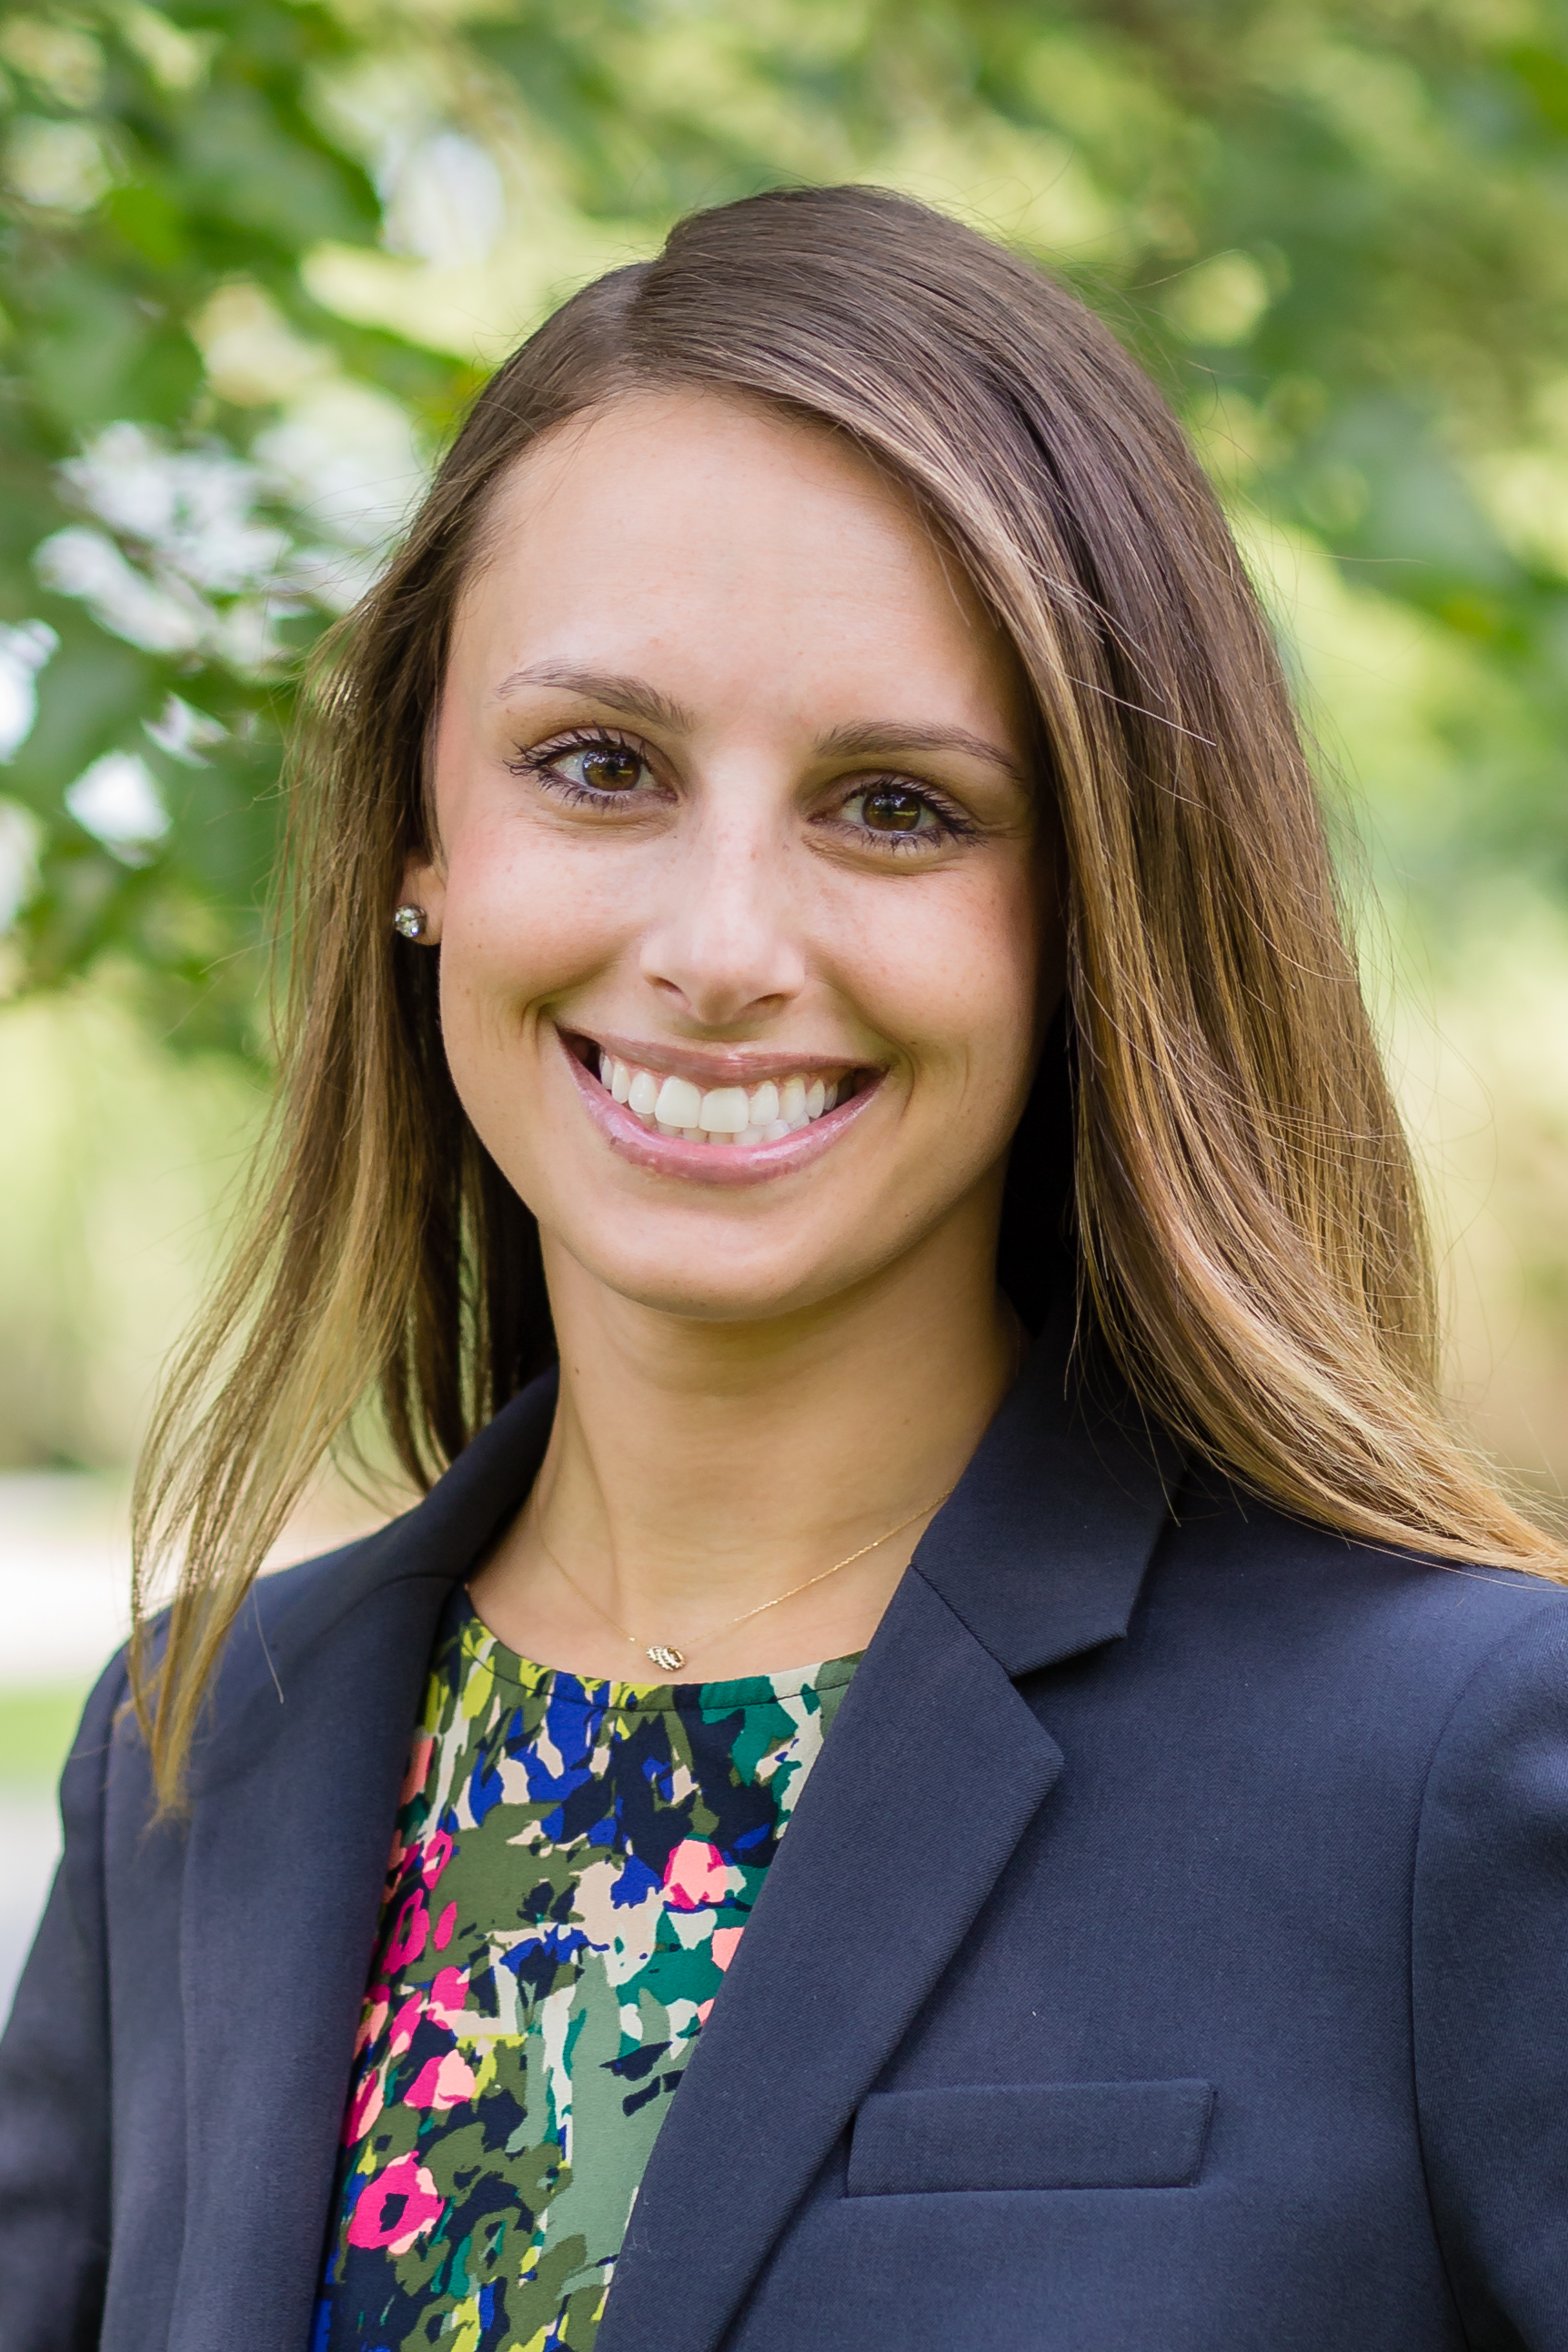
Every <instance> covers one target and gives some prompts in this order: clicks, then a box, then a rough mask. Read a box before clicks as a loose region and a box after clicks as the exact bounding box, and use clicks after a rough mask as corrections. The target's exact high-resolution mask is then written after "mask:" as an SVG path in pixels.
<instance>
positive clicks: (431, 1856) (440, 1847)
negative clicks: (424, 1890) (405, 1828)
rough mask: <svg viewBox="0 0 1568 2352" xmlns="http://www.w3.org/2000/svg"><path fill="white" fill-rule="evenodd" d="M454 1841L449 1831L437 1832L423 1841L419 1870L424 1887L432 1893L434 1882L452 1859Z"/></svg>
mask: <svg viewBox="0 0 1568 2352" xmlns="http://www.w3.org/2000/svg"><path fill="white" fill-rule="evenodd" d="M453 1843H454V1840H453V1836H452V1832H451V1831H450V1830H437V1832H436V1833H435V1835H434V1836H433V1837H427V1838H426V1841H425V1845H424V1850H423V1859H422V1860H421V1862H420V1864H419V1868H420V1873H421V1875H422V1876H423V1878H424V1880H425V1884H426V1886H428V1887H429V1888H431V1889H432V1891H434V1888H435V1885H436V1881H437V1879H438V1878H439V1877H440V1875H441V1873H442V1872H443V1871H444V1870H445V1869H446V1867H447V1864H448V1863H449V1862H450V1861H451V1859H452V1847H453Z"/></svg>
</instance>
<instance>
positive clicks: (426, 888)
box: [397, 857, 447, 948]
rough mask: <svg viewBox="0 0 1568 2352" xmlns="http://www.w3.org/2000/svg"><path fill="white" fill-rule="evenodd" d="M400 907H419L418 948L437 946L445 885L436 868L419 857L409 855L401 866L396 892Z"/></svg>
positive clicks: (445, 896)
mask: <svg viewBox="0 0 1568 2352" xmlns="http://www.w3.org/2000/svg"><path fill="white" fill-rule="evenodd" d="M397 903H398V905H399V906H400V907H423V908H424V909H425V925H426V928H425V932H424V936H423V938H422V939H421V940H420V942H419V944H420V946H421V947H426V948H433V947H436V946H438V945H439V943H440V938H441V917H442V915H443V913H444V912H445V910H446V904H447V886H446V883H445V882H444V880H443V879H442V877H441V874H440V870H439V868H438V867H437V866H432V865H430V864H429V863H428V862H427V860H426V859H425V858H422V857H411V858H410V859H409V861H408V863H407V865H406V866H405V867H404V869H403V882H402V886H401V887H400V888H399V891H398V894H397Z"/></svg>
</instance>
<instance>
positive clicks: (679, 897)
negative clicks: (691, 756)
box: [642, 803, 805, 1029]
mask: <svg viewBox="0 0 1568 2352" xmlns="http://www.w3.org/2000/svg"><path fill="white" fill-rule="evenodd" d="M791 863H792V861H791V858H790V856H789V849H788V846H787V845H786V844H785V842H784V840H783V839H782V838H781V837H780V835H779V833H778V830H777V826H776V824H775V823H774V822H773V821H771V820H770V813H769V812H768V811H767V810H765V809H763V808H761V807H752V808H751V809H748V808H747V807H746V806H745V805H744V804H743V803H742V804H733V803H732V804H731V805H730V806H729V807H727V808H725V809H724V810H722V811H718V810H714V811H712V812H710V814H709V815H708V816H707V818H706V820H705V821H704V822H702V823H700V824H697V825H695V826H694V827H693V828H692V830H691V831H690V833H689V835H687V837H686V840H685V842H684V843H683V844H682V845H681V848H680V851H679V854H678V855H677V856H675V857H674V858H673V859H672V861H671V863H670V866H669V867H668V870H667V879H666V890H665V893H664V896H663V899H662V902H661V904H660V906H659V908H658V912H657V914H656V916H655V919H654V921H653V923H652V924H651V925H650V927H649V929H648V930H647V934H646V935H645V937H644V940H643V950H642V972H643V977H644V979H645V980H646V981H647V982H648V983H649V985H650V986H651V987H652V988H654V989H655V990H656V991H657V992H658V993H659V995H660V996H662V997H663V998H664V1000H665V1002H666V1003H667V1006H668V1007H669V1008H670V1009H672V1010H678V1011H679V1013H681V1014H683V1015H684V1017H685V1018H686V1019H688V1020H689V1021H691V1022H693V1023H695V1024H699V1025H700V1026H701V1027H702V1028H704V1029H733V1028H736V1027H739V1026H742V1025H743V1024H746V1023H747V1022H754V1021H756V1020H758V1019H760V1018H763V1017H764V1016H767V1015H771V1014H773V1013H778V1012H780V1011H781V1010H782V1009H783V1008H784V1006H785V1005H786V1004H787V1003H789V1002H790V1000H791V999H792V998H793V997H795V995H797V994H798V993H799V992H800V990H801V988H802V987H803V986H804V984H805V954H804V952H803V950H802V946H801V942H800V940H799V938H798V936H797V935H796V930H795V924H794V922H793V920H792V902H793V898H794V893H793V891H792V888H791V880H792V877H791V873H790V867H791Z"/></svg>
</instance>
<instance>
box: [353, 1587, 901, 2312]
mask: <svg viewBox="0 0 1568 2352" xmlns="http://www.w3.org/2000/svg"><path fill="white" fill-rule="evenodd" d="M854 1666H855V1661H854V1660H853V1659H852V1658H840V1659H836V1660H834V1661H833V1662H832V1663H831V1664H827V1665H823V1666H814V1667H807V1668H805V1670H803V1671H802V1672H800V1673H798V1674H789V1675H755V1676H752V1677H749V1678H747V1679H746V1680H743V1681H737V1682H729V1683H704V1684H689V1685H688V1684H682V1685H676V1686H673V1687H672V1686H670V1685H642V1684H633V1683H616V1682H583V1681H580V1680H578V1679H577V1678H576V1677H575V1676H574V1675H567V1674H563V1673H560V1672H552V1671H550V1670H548V1669H546V1668H543V1667H540V1666H534V1665H531V1664H528V1663H527V1662H526V1661H525V1660H523V1659H521V1658H520V1657H518V1656H517V1655H516V1654H515V1653H514V1652H512V1651H510V1650H508V1649H506V1648H505V1647H504V1646H503V1645H502V1644H501V1643H500V1642H498V1641H497V1640H496V1639H495V1637H494V1636H493V1635H492V1634H490V1633H489V1632H487V1630H486V1629H485V1627H484V1626H483V1625H482V1624H481V1623H480V1622H479V1619H478V1617H476V1615H475V1614H474V1612H473V1610H472V1608H471V1606H470V1605H469V1603H468V1599H467V1596H466V1595H464V1594H459V1595H458V1599H457V1601H455V1603H454V1605H453V1608H452V1610H451V1611H450V1612H448V1615H447V1620H446V1622H445V1623H444V1625H443V1629H442V1633H441V1635H440V1637H439V1639H438V1641H437V1649H436V1655H435V1658H434V1661H433V1663H432V1667H431V1673H430V1680H429V1685H428V1689H427V1692H426V1701H425V1706H424V1711H423V1714H422V1717H421V1719H420V1723H419V1727H418V1729H417V1731H416V1736H415V1739H414V1745H413V1749H412V1753H411V1757H410V1761H409V1769H408V1778H407V1780H406V1782H405V1787H404V1790H403V1799H402V1805H401V1809H400V1811H399V1813H398V1817H397V1828H396V1832H395V1837H394V1841H393V1848H392V1857H391V1862H390V1864H389V1868H388V1874H387V1889H386V1899H385V1904H384V1911H383V1917H382V1927H381V1934H380V1938H379V1942H378V1945H377V1951H376V1959H375V1965H374V1969H373V1972H372V1978H371V1984H370V1989H369V1990H368V1992H367V1993H366V1996H365V2004H364V2012H363V2019H362V2022H361V2026H360V2033H359V2042H358V2045H357V2049H356V2053H355V2062H354V2074H353V2085H352V2089H351V2094H350V2099H349V2106H348V2114H347V2117H346V2120H345V2123H344V2126H343V2152H342V2161H341V2164H340V2168H339V2180H338V2189H337V2196H336V2200H335V2207H334V2222H333V2229H332V2235H331V2243H330V2247H329V2252H328V2256H327V2263H326V2270H325V2275H324V2279H323V2284H322V2290H321V2300H320V2303H319V2305H318V2307H317V2313H316V2324H315V2327H314V2330H313V2333H312V2343H311V2352H351V2347H352V2352H415V2347H420V2352H425V2347H432V2346H438V2347H442V2352H586V2347H588V2346H590V2345H591V2344H592V2342H593V2340H594V2336H595V2333H596V2331H597V2327H598V2322H599V2315H600V2313H601V2311H602V2310H603V2307H604V2302H605V2294H606V2292H607V2290H608V2287H609V2283H610V2277H611V2273H612V2271H613V2268H614V2265H615V2261H616V2254H617V2252H619V2249H620V2245H621V2241H622V2238H623V2236H624V2233H625V2231H626V2219H627V2216H628V2214H629V2212H630V2210H631V2204H632V2200H633V2199H634V2197H635V2196H636V2194H637V2183H638V2181H639V2180H640V2179H641V2178H642V2173H643V2168H644V2167H645V2165H646V2164H647V2158H648V2153H649V2151H650V2149H651V2148H652V2146H653V2143H654V2139H655V2137H656V2136H657V2134H658V2127H659V2125H660V2123H661V2122H662V2120H663V2118H664V2115H665V2113H666V2110H667V2109H668V2105H669V2102H670V2100H671V2098H672V2097H673V2095H674V2094H675V2092H676V2090H677V2088H678V2086H679V2082H680V2077H681V2071H682V2068H683V2067H684V2065H685V2063H686V2060H687V2058H688V2056H689V2053H690V2051H691V2048H692V2045H693V2043H694V2042H695V2041H696V2038H697V2035H698V2033H699V2032H700V2029H701V2025H702V2021H703V2020H704V2019H705V2018H706V2016H707V2015H708V2012H709V2011H710V2008H711V2007H712V2005H713V2001H714V1999H715V1997H716V1995H717V1994H718V1992H719V1990H720V1988H721V1985H722V1983H723V1980H724V1971H725V1970H726V1969H727V1968H728V1967H729V1966H730V1964H731V1961H732V1959H733V1958H734V1956H735V1949H736V1947H737V1945H738V1944H739V1942H740V1940H741V1937H742V1933H743V1931H744V1928H745V1925H746V1921H747V1919H748V1917H749V1916H750V1914H751V1909H752V1904H753V1903H754V1902H755V1901H756V1897H757V1893H758V1890H759V1888H760V1887H761V1885H762V1883H763V1877H764V1876H765V1874H766V1872H767V1867H768V1864H769V1863H770V1862H771V1861H772V1859H773V1853H774V1852H775V1851H776V1849H777V1846H778V1842H779V1839H780V1837H781V1836H782V1835H783V1832H784V1827H785V1825H786V1823H787V1822H788V1820H789V1817H790V1813H791V1811H792V1810H793V1808H794V1805H795V1801H796V1799H797V1798H798V1796H799V1794H800V1790H801V1788H802V1785H803V1784H804V1782H805V1776H806V1773H807V1772H808V1771H809V1770H810V1769H811V1765H812V1763H813V1761H814V1760H815V1759H816V1755H817V1752H818V1750H819V1749H820V1748H821V1745H822V1741H823V1738H824V1737H825V1735H826V1731H827V1728H828V1726H829V1725H830V1724H831V1722H832V1720H833V1717H834V1715H835V1713H836V1712H837V1706H838V1704H839V1701H840V1700H841V1698H842V1697H843V1695H844V1691H845V1688H846V1687H847V1684H848V1681H849V1678H850V1675H852V1673H853V1671H854Z"/></svg>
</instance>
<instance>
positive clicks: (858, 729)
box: [816, 719, 1029, 790]
mask: <svg viewBox="0 0 1568 2352" xmlns="http://www.w3.org/2000/svg"><path fill="white" fill-rule="evenodd" d="M816 748H817V751H819V752H820V753H821V754H822V756H823V757H824V758H825V759H831V758H834V757H835V756H840V755H843V754H845V753H847V754H849V755H850V756H851V757H853V756H856V755H858V754H865V755H868V756H869V757H870V758H872V759H893V758H896V757H897V755H898V754H899V752H900V751H963V752H965V753H967V754H968V756H969V758H971V759H972V760H983V761H984V762H985V765H986V766H987V767H990V768H1000V769H1001V771H1002V772H1003V774H1004V775H1005V776H1010V777H1011V778H1012V780H1013V782H1015V783H1016V784H1022V785H1023V786H1024V787H1025V789H1026V790H1027V788H1028V784H1029V776H1028V772H1027V771H1026V769H1024V768H1021V767H1020V766H1019V765H1018V762H1017V761H1016V760H1015V759H1014V758H1013V756H1012V754H1011V752H1009V751H1003V749H1002V747H1001V745H1000V744H997V743H992V742H990V741H988V740H987V739H986V738H985V737H984V735H972V734H971V733H970V732H969V730H968V729H967V728H964V727H910V726H908V725H906V724H905V723H904V722H903V721H902V720H901V719H864V720H861V721H859V722H858V723H857V724H856V725H854V726H852V727H835V728H834V729H833V730H832V731H831V733H829V734H826V735H819V736H818V737H817V739H816Z"/></svg>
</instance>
